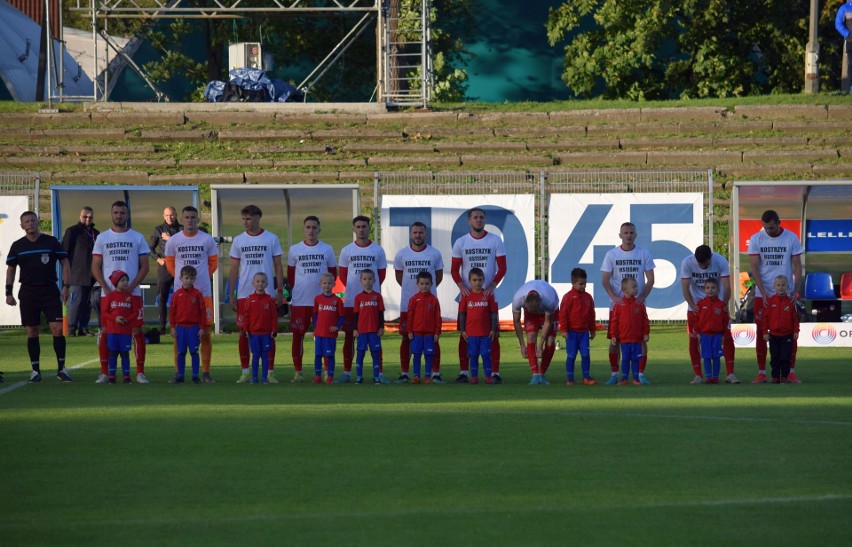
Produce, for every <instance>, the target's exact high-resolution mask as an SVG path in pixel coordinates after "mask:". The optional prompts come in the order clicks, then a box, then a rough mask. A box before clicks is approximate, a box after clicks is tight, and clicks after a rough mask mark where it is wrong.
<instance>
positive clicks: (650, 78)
mask: <svg viewBox="0 0 852 547" xmlns="http://www.w3.org/2000/svg"><path fill="white" fill-rule="evenodd" d="M546 29H547V38H548V41H549V43H550V44H551V45H556V44H560V43H567V45H566V46H565V61H564V67H565V70H564V72H563V74H562V79H563V81H564V82H565V83H566V85H567V86H568V88H569V89H570V90H571V91H572V92H573V93H574V94H575V95H577V96H580V97H598V96H601V97H606V98H628V99H634V100H645V99H649V100H650V99H667V98H678V97H681V98H683V97H729V96H743V95H756V94H763V93H768V92H776V93H789V92H796V91H800V90H801V88H802V86H803V73H804V51H805V44H806V42H807V36H808V2H802V1H801V0H763V1H760V2H752V1H748V2H744V1H741V0H679V1H673V0H632V1H630V2H625V1H623V0H571V1H567V2H565V3H564V4H561V5H560V6H558V7H556V8H551V10H550V13H549V15H548V19H547V23H546Z"/></svg>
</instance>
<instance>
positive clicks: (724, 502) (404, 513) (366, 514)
mask: <svg viewBox="0 0 852 547" xmlns="http://www.w3.org/2000/svg"><path fill="white" fill-rule="evenodd" d="M850 499H852V495H849V494H824V495H821V496H789V497H786V498H732V499H719V500H678V501H669V502H658V503H644V502H643V503H642V504H641V507H642V508H643V509H667V508H685V507H698V508H700V507H725V506H742V505H786V504H801V503H815V502H823V501H828V502H833V501H841V502H842V501H848V500H850ZM635 508H636V505H635V504H627V505H624V504H600V505H588V504H582V505H578V506H572V505H562V506H559V507H554V506H552V505H548V506H545V507H530V506H525V507H513V508H512V509H511V510H508V511H506V513H507V514H530V513H533V514H541V513H551V514H559V513H565V512H571V511H613V510H619V509H635ZM465 513H466V514H471V515H473V514H483V515H485V514H487V515H493V514H495V513H499V511H497V512H495V510H494V509H493V508H477V507H467V508H465ZM455 514H456V511H455V510H454V509H441V508H435V507H431V508H430V507H419V508H414V509H405V508H403V509H391V508H386V509H382V510H381V512H379V513H377V512H370V511H331V512H330V511H318V512H315V513H307V514H305V513H289V512H288V513H255V514H249V515H244V514H241V515H217V516H216V517H215V520H216V521H217V522H247V521H252V522H266V521H276V522H279V521H282V520H283V521H299V522H301V521H305V520H311V519H323V520H326V519H332V520H335V521H336V520H342V519H347V518H348V519H351V518H358V519H366V518H371V517H376V516H381V517H383V518H384V517H400V518H404V517H408V516H412V515H418V516H420V515H430V516H433V517H440V516H447V515H455ZM213 518H214V517H205V516H189V515H187V516H180V517H174V518H171V517H163V518H156V517H151V518H144V519H121V520H118V519H115V520H98V521H91V522H89V521H84V522H81V521H78V522H75V523H74V524H73V525H72V526H76V527H80V526H86V525H88V526H91V525H96V526H128V525H144V526H151V525H169V524H175V523H180V524H183V525H186V524H202V523H205V522H209V521H210V520H211V519H213Z"/></svg>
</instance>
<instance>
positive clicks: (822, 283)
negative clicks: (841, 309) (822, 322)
mask: <svg viewBox="0 0 852 547" xmlns="http://www.w3.org/2000/svg"><path fill="white" fill-rule="evenodd" d="M805 298H807V299H808V300H835V299H837V295H835V294H834V283H833V282H832V281H831V274H830V273H828V272H813V273H809V274H808V275H807V276H806V277H805Z"/></svg>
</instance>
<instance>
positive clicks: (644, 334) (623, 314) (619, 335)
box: [610, 277, 651, 386]
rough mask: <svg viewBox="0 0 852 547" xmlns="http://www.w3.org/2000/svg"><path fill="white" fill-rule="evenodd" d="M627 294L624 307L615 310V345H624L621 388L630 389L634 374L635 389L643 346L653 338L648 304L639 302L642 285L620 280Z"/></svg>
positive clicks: (623, 298) (613, 343) (638, 383)
mask: <svg viewBox="0 0 852 547" xmlns="http://www.w3.org/2000/svg"><path fill="white" fill-rule="evenodd" d="M621 290H622V291H623V292H624V296H623V297H622V303H621V304H618V305H617V306H615V308H613V310H612V325H611V328H610V332H611V333H612V345H615V344H621V380H620V381H619V382H618V385H620V386H625V385H627V377H628V375H629V373H630V372H631V371H632V372H633V385H635V386H640V385H642V382H640V381H639V361H640V360H641V359H642V342H647V341H648V338H649V335H650V334H651V326H650V323H649V322H648V311H647V310H646V309H645V304H642V303H640V302H637V301H636V293H638V292H639V284H638V283H637V282H636V280H635V279H633V278H632V277H625V278H624V279H622V280H621Z"/></svg>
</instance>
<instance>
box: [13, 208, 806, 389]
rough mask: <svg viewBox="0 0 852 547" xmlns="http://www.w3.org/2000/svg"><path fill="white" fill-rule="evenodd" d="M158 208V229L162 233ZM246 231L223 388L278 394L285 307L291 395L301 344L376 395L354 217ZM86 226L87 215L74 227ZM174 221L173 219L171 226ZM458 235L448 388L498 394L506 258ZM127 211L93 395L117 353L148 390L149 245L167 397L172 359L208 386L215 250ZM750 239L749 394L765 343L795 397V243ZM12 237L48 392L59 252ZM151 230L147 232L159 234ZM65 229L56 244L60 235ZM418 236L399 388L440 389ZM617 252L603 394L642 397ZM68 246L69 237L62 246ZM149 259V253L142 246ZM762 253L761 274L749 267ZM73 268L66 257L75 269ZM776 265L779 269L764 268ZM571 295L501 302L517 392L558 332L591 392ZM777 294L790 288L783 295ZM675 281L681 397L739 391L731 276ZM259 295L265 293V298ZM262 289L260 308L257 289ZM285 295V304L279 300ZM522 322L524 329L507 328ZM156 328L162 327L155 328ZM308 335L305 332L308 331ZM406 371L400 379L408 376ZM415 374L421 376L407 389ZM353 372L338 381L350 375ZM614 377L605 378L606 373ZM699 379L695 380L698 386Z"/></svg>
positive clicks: (643, 334) (376, 324)
mask: <svg viewBox="0 0 852 547" xmlns="http://www.w3.org/2000/svg"><path fill="white" fill-rule="evenodd" d="M167 213H171V214H172V215H174V216H176V211H174V209H172V208H167V209H166V210H165V211H164V220H166V221H167V224H165V225H164V226H168V221H169V217H168V216H167ZM240 214H241V218H242V222H243V226H244V228H245V231H244V232H243V233H241V234H240V235H238V236H236V237H234V239H233V243H232V245H231V250H230V256H229V258H230V265H231V267H230V276H229V282H230V285H229V286H230V287H233V288H234V289H233V294H232V295H231V296H232V298H230V305H231V307H232V308H233V309H234V311H235V312H236V314H237V327H238V328H239V330H240V338H239V344H238V347H239V357H240V365H241V373H240V376H239V379H238V380H237V382H238V383H251V382H268V383H277V382H278V381H279V380H278V378H277V377H276V375H275V366H274V359H275V335H276V333H277V330H278V324H277V308H278V307H280V306H281V305H283V303H284V302H285V301H287V300H289V302H290V330H291V332H292V334H293V343H292V351H291V355H292V359H293V366H294V369H295V374H294V377H293V379H292V381H293V382H296V383H298V382H303V381H305V378H304V376H303V372H302V369H303V366H302V365H303V363H302V361H303V345H304V337H305V335H306V334H307V333H308V332H309V331H311V330H312V331H313V337H314V340H315V355H314V378H313V382H314V383H319V382H322V381H325V382H328V383H332V382H334V383H349V382H355V383H360V382H363V381H364V376H363V362H364V357H365V355H366V353H367V352H368V351H369V352H370V353H371V356H372V358H373V378H372V381H373V382H374V383H389V380H388V379H386V378H385V377H384V375H383V373H382V370H383V367H382V364H381V357H382V352H381V336H382V334H383V332H384V313H383V312H384V302H383V300H382V297H381V294H380V290H379V287H381V285H382V283H383V282H384V281H385V274H386V271H387V260H386V257H385V252H384V250H383V249H382V248H381V247H380V246H379V245H378V244H376V243H375V242H373V241H372V240H371V239H370V219H369V218H368V217H365V216H357V217H355V218H354V219H353V221H352V227H353V233H354V241H353V242H352V243H350V244H349V245H346V246H345V247H344V248H343V249H342V250H341V252H340V255H339V259H338V257H336V256H335V254H334V252H333V250H332V249H331V247H330V246H329V245H328V244H326V243H325V242H323V241H321V240H320V239H319V234H320V231H321V225H320V220H319V218H318V217H316V216H308V217H307V218H305V219H304V221H303V229H304V240H303V241H301V242H299V243H297V244H294V245H293V246H292V247H291V248H290V249H289V252H288V255H287V269H286V277H285V270H284V264H283V260H282V257H283V255H284V251H283V249H282V247H281V244H280V241H279V239H278V237H277V236H276V235H275V234H273V233H272V232H269V231H267V230H264V229H263V228H262V227H261V218H262V211H261V210H260V208H258V207H257V206H255V205H248V206H246V207H244V208H243V209H242V210H241V211H240ZM87 215H89V217H90V218H91V209H90V208H84V209H83V211H82V212H81V225H82V227H83V228H84V229H85V228H86V226H85V224H84V220H85V217H86V216H87ZM174 216H173V217H172V219H173V220H174ZM467 216H468V225H469V227H470V230H469V232H468V233H467V234H465V235H463V236H462V237H460V238H458V239H457V240H456V241H455V242H454V244H453V251H452V262H451V267H450V269H451V276H452V280H453V282H454V283H455V284H456V285H457V287H458V288H459V292H460V303H459V319H458V330H459V331H460V337H459V343H458V356H459V365H460V370H459V375H458V377H457V378H456V379H455V382H456V383H477V382H478V381H479V366H480V364H481V366H482V372H483V381H484V382H485V383H497V384H499V383H502V377H501V375H500V341H499V337H498V327H497V309H498V306H497V303H496V301H495V299H494V294H493V293H494V290H495V289H496V287H497V286H498V285H499V284H500V282H501V281H502V279H503V276H504V275H505V273H506V269H507V268H506V250H505V247H504V245H503V241H502V239H501V238H500V237H499V236H498V235H496V234H494V233H489V232H488V231H487V230H486V229H485V226H486V221H485V211H484V210H482V209H480V208H473V209H470V210H469V211H468V215H467ZM128 218H129V209H128V206H127V204H126V203H124V202H122V201H118V202H115V203H114V204H113V205H112V207H111V221H112V226H111V227H110V229H109V230H106V231H104V232H103V233H97V234H93V236H92V237H91V238H90V239H91V246H92V248H91V254H90V255H89V256H91V265H90V267H89V268H88V269H89V271H90V274H91V278H94V280H95V281H96V282H97V283H98V284H99V285H100V286H101V287H102V295H101V298H100V305H99V309H100V319H101V325H102V333H104V334H105V336H99V338H98V347H99V357H100V362H101V373H100V375H99V377H98V379H97V383H111V382H116V381H118V378H119V375H118V361H119V359H120V360H121V364H122V371H121V372H122V374H121V377H122V381H124V382H126V383H130V382H132V379H131V376H130V369H129V352H130V349H131V347H134V346H135V358H136V382H137V383H147V382H148V380H147V378H146V377H145V374H144V362H145V335H144V333H143V331H142V325H143V311H142V298H141V291H140V284H141V283H142V281H143V280H144V279H145V277H146V276H147V274H148V271H149V253H151V252H154V251H155V250H156V249H157V247H159V246H160V245H161V246H162V256H160V255H159V254H157V259H158V266H159V267H161V268H162V269H163V270H165V272H166V273H167V274H168V275H170V276H176V279H175V280H174V293H173V295H172V298H171V304H170V308H169V310H168V314H169V319H170V321H169V323H170V325H171V329H170V330H171V334H172V335H173V336H174V337H175V346H176V364H175V367H176V374H175V377H174V378H173V380H172V381H173V382H175V383H180V382H184V381H187V374H186V354H187V353H189V354H190V357H191V377H190V378H189V380H191V381H194V382H197V383H202V382H210V383H212V382H213V378H212V377H211V376H210V358H211V353H212V341H211V332H210V331H211V329H210V327H211V326H212V324H213V317H212V289H211V280H210V277H211V275H212V274H213V272H215V270H216V269H217V268H218V257H219V251H218V248H217V246H216V243H215V242H214V240H213V238H212V237H211V236H210V235H209V234H207V233H205V232H203V231H201V230H199V215H198V211H197V209H195V208H194V207H192V206H188V207H185V208H184V209H183V210H182V211H181V221H182V224H177V223H176V221H175V222H174V223H175V224H177V227H178V229H177V230H174V231H173V232H171V231H169V232H168V233H167V235H161V237H160V239H161V240H162V241H153V240H152V244H151V245H150V246H149V243H148V242H146V240H145V238H144V236H142V235H141V234H140V233H138V232H136V231H134V230H132V229H130V228H129V226H128V222H127V221H128ZM762 220H763V226H764V228H763V229H762V230H761V231H759V232H758V233H756V234H754V235H753V236H752V240H751V244H750V246H749V249H750V251H749V252H750V253H753V254H751V255H750V258H751V265H752V273H753V277H754V278H755V281H756V284H757V298H756V304H755V314H756V318H757V326H758V335H759V343H758V344H757V346H758V349H757V358H758V368H759V370H758V376H757V378H756V379H755V381H754V382H755V383H765V382H767V381H768V380H767V376H766V372H765V370H766V356H767V351H766V344H765V341H769V345H770V349H771V350H772V359H771V369H772V375H771V376H772V381H773V382H776V383H780V382H794V383H798V382H799V380H798V378H797V377H796V375H795V368H794V367H795V350H796V344H795V337H796V333H797V332H798V323H797V319H796V320H794V319H793V317H794V315H795V314H791V313H790V310H791V309H793V310H794V309H795V307H794V303H795V299H796V298H798V287H799V285H800V284H801V261H800V255H801V253H802V250H801V246H800V245H799V244H798V238H796V236H795V235H793V234H792V233H791V232H789V231H786V230H784V229H782V228H781V227H780V219H779V218H778V215H777V213H775V212H774V211H766V212H765V213H764V215H763V219H762ZM21 227H22V229H23V230H24V232H25V233H26V235H25V236H24V237H23V238H21V239H20V240H18V241H16V242H15V243H13V245H12V248H11V249H10V252H9V255H8V258H7V275H6V282H7V283H6V294H7V298H6V302H7V304H8V305H13V306H14V305H17V301H16V300H15V298H14V296H13V294H12V284H13V282H14V280H15V273H16V269H17V268H19V267H20V269H21V276H20V282H21V290H20V292H19V299H20V301H21V306H20V310H21V321H22V324H23V325H24V326H25V327H26V328H27V335H28V338H27V347H28V353H29V355H30V360H31V365H32V369H33V372H32V373H31V381H39V380H40V379H41V374H40V369H39V338H38V325H39V322H40V319H41V315H42V314H44V315H45V316H46V317H47V320H48V323H49V325H50V328H51V332H52V334H53V339H54V350H55V352H56V355H57V361H58V373H57V377H58V378H59V379H60V380H62V381H70V380H71V378H70V376H69V375H68V373H67V371H65V369H64V354H65V339H64V337H63V336H62V312H61V304H62V302H65V301H67V300H68V290H69V288H71V287H72V285H71V283H69V282H68V281H66V280H72V281H73V278H72V276H71V274H70V268H71V265H72V264H73V263H74V262H75V261H76V260H77V258H79V256H78V257H74V256H72V255H73V254H74V252H73V251H74V249H69V248H68V245H67V241H63V242H62V243H60V242H59V241H58V240H57V239H56V238H53V237H52V236H49V235H47V234H42V233H40V232H39V229H38V218H37V216H36V215H35V213H33V212H26V213H24V214H23V215H21ZM158 228H160V227H158ZM69 230H70V229H69ZM427 230H428V227H427V226H426V225H425V224H424V223H422V222H415V223H413V224H412V225H411V226H410V232H409V236H410V242H409V244H408V245H407V246H405V247H404V248H403V249H400V250H399V252H398V253H397V255H396V257H395V259H394V262H393V267H394V273H395V276H396V280H397V282H398V284H399V286H400V287H401V291H402V298H401V305H400V312H401V313H400V320H399V329H400V334H401V335H402V344H401V346H400V364H401V371H400V376H399V378H398V380H397V381H398V382H400V383H406V382H411V383H418V382H421V381H422V382H423V383H427V382H430V383H443V382H444V380H443V378H442V377H441V374H440V345H439V344H438V343H437V342H438V338H439V335H440V334H441V311H440V303H439V301H438V299H437V297H436V294H435V287H436V286H437V284H439V283H441V281H442V280H443V273H444V263H443V259H442V257H441V253H440V252H439V251H438V250H437V249H435V248H434V247H432V246H431V245H429V244H427V243H426V241H427V235H428V232H427ZM618 236H619V239H620V240H621V244H620V245H618V246H616V247H614V248H613V249H611V250H610V251H608V252H607V254H606V256H605V258H604V261H603V264H602V266H601V272H602V280H603V283H602V285H603V288H604V290H605V291H606V293H607V295H608V296H609V298H610V300H611V306H610V317H609V321H608V330H607V337H608V338H609V339H610V340H611V343H610V345H609V362H610V368H611V377H610V378H609V380H608V381H607V382H606V383H608V384H621V385H624V384H627V383H628V380H629V379H630V378H631V376H632V383H634V384H636V385H642V384H650V381H649V380H648V379H647V377H646V376H645V374H644V373H645V366H646V364H647V360H648V350H647V341H648V336H649V333H650V331H649V322H648V316H647V312H646V310H645V305H644V302H645V300H646V298H647V297H648V295H649V293H650V292H651V290H652V289H653V285H654V267H655V265H654V260H653V258H652V257H651V255H650V253H649V252H648V251H647V250H646V249H644V248H642V247H640V246H638V245H637V244H636V243H635V241H636V227H635V225H634V224H632V223H630V222H626V223H624V224H622V225H621V227H620V231H619V234H618ZM65 239H68V234H67V233H66V237H65V238H64V240H65ZM155 244H156V245H155ZM763 253H771V254H772V260H771V261H770V260H764V259H762V254H763ZM78 255H79V254H78ZM779 257H781V258H780V259H779ZM57 263H59V264H60V266H61V269H62V281H63V282H62V289H61V291H60V290H59V289H58V279H57V277H56V264H57ZM337 277H339V278H340V279H341V281H342V282H343V283H344V284H345V286H346V291H345V299H340V298H339V297H337V296H336V295H334V294H333V292H332V290H333V287H334V284H335V280H336V278H337ZM571 279H572V288H571V290H570V291H569V292H568V293H566V294H565V295H564V296H563V297H562V299H561V300H560V299H559V297H558V295H557V294H556V291H555V290H554V289H553V287H551V286H550V285H549V284H548V283H547V282H545V281H542V280H532V281H528V282H526V283H524V284H523V285H522V286H521V287H519V288H518V289H517V291H516V292H515V294H514V297H513V299H512V315H513V323H514V328H515V334H516V336H517V339H518V342H519V345H520V351H521V354H522V355H523V357H524V358H526V359H527V360H528V361H529V365H530V370H531V373H532V378H531V380H530V383H531V384H544V383H548V380H547V379H546V377H545V373H546V372H547V370H548V367H549V365H550V362H551V360H552V358H553V354H554V351H555V339H556V335H557V333H558V332H561V334H562V335H563V336H564V337H565V341H566V349H567V351H568V358H567V362H566V373H567V379H566V383H567V384H568V385H571V384H574V383H575V381H577V380H579V381H581V382H582V383H583V384H587V385H591V384H595V383H596V381H595V380H594V379H592V378H591V376H590V371H589V363H590V358H589V340H590V339H591V338H594V336H595V333H596V330H595V329H596V327H595V316H594V307H595V305H594V301H593V299H592V296H591V295H590V294H589V293H587V292H586V272H585V271H583V270H582V269H580V268H575V269H574V270H573V271H572V272H571ZM791 281H792V283H791ZM681 282H682V287H683V294H684V298H685V300H686V302H687V304H688V308H689V311H688V314H687V315H688V331H689V353H690V358H691V362H692V367H693V371H694V372H695V378H694V379H693V383H702V382H707V383H718V382H719V381H720V370H719V369H720V363H721V357H722V356H724V358H725V363H726V369H727V370H726V376H725V380H726V381H727V382H729V383H739V380H738V379H737V377H736V376H735V375H734V347H733V339H732V338H731V335H730V328H729V323H730V320H729V317H728V312H727V301H728V299H729V298H730V294H731V290H730V272H729V266H728V262H727V260H726V259H725V258H724V257H722V256H721V255H719V254H718V253H714V252H713V251H712V250H711V249H710V248H709V247H708V246H706V245H702V246H699V247H698V248H697V249H696V251H695V253H694V254H691V255H689V256H687V257H685V258H684V259H683V263H682V264H681ZM272 283H274V285H272ZM270 285H272V286H273V287H274V289H273V290H272V293H271V294H270V293H269V292H267V288H268V287H269V286H270ZM288 286H289V287H292V293H289V291H287V289H286V287H288ZM522 315H523V317H522ZM161 322H163V323H164V320H163V319H161ZM311 326H313V328H312V329H311ZM340 331H342V332H343V333H344V336H343V371H342V373H341V374H338V375H335V372H336V371H335V353H336V338H337V336H338V333H339V332H340ZM577 354H579V355H580V357H581V374H582V377H581V378H580V379H577V380H575V377H574V362H575V360H576V356H577ZM412 355H413V357H414V359H413V360H414V370H413V371H412V370H411V369H410V361H411V357H412ZM421 359H423V360H424V361H425V371H424V374H423V375H421V366H420V363H421ZM353 361H355V364H356V370H355V374H354V377H353V372H352V365H353ZM619 364H620V365H621V366H620V369H619ZM702 364H703V365H704V370H703V371H702Z"/></svg>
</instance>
